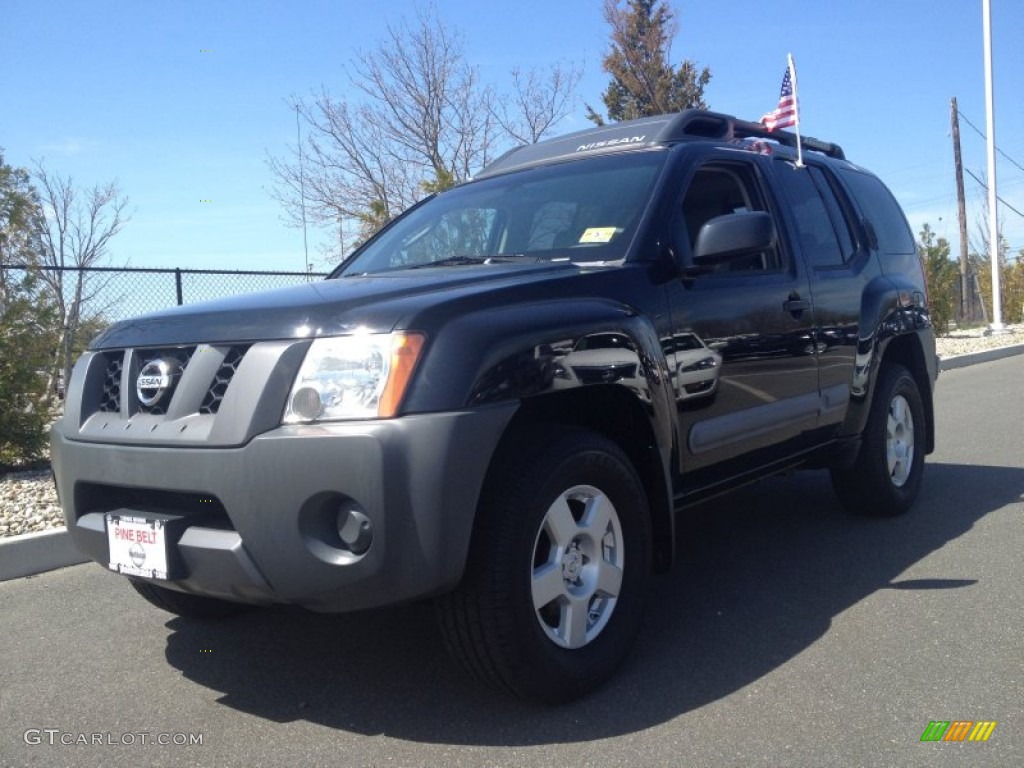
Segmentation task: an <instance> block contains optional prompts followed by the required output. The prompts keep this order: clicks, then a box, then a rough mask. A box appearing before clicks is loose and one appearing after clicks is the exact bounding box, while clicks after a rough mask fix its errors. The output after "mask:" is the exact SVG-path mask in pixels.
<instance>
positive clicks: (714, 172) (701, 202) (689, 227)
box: [682, 163, 782, 274]
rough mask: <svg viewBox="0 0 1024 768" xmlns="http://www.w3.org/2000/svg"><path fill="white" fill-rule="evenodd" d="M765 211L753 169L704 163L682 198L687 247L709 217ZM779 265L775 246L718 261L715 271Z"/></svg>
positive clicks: (757, 269)
mask: <svg viewBox="0 0 1024 768" xmlns="http://www.w3.org/2000/svg"><path fill="white" fill-rule="evenodd" d="M764 210H767V209H766V206H765V204H764V199H763V197H762V196H761V194H760V188H759V186H758V184H757V181H756V179H755V177H754V173H753V169H752V168H751V167H749V166H746V165H740V164H738V163H737V164H732V163H729V164H726V163H722V164H715V165H706V166H704V167H703V168H700V169H699V170H698V171H697V172H696V174H694V177H693V180H692V181H691V182H690V186H689V188H688V189H687V190H686V194H685V196H684V197H683V203H682V222H683V226H684V227H685V230H686V237H687V238H688V240H689V244H690V250H691V251H692V250H693V248H694V247H695V246H696V244H697V236H698V235H699V234H700V229H701V227H703V226H704V225H705V224H707V223H708V222H709V221H711V220H712V219H714V218H716V217H718V216H725V215H728V214H730V213H743V212H746V211H764ZM781 266H782V264H781V259H780V258H779V250H778V248H777V247H774V248H772V249H771V250H769V251H763V252H762V253H759V254H756V255H754V256H745V257H743V258H741V259H736V260H734V261H730V262H729V263H727V264H719V265H717V266H715V267H713V268H712V269H711V271H712V272H713V273H715V274H718V273H735V272H750V271H763V272H765V271H774V270H778V269H780V268H781Z"/></svg>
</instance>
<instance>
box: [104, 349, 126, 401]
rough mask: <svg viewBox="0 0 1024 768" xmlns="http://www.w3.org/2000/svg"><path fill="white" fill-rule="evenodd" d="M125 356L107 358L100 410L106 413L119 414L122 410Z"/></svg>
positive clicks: (116, 354) (118, 354)
mask: <svg viewBox="0 0 1024 768" xmlns="http://www.w3.org/2000/svg"><path fill="white" fill-rule="evenodd" d="M123 360H124V356H123V355H122V354H121V353H120V352H116V353H114V354H111V355H109V356H108V358H107V372H106V375H105V376H104V377H103V395H102V396H101V397H100V410H101V411H103V412H105V413H117V412H119V411H120V410H121V366H122V361H123Z"/></svg>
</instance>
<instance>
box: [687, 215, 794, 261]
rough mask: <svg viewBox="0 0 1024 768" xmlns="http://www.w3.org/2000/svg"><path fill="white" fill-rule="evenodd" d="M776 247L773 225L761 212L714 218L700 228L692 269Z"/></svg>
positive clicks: (768, 216)
mask: <svg viewBox="0 0 1024 768" xmlns="http://www.w3.org/2000/svg"><path fill="white" fill-rule="evenodd" d="M774 245H775V222H774V221H773V220H772V217H771V214H768V213H765V212H763V211H748V212H745V213H729V214H726V215H725V216H716V217H715V218H713V219H711V220H710V221H708V222H707V223H706V224H704V226H703V227H701V228H700V234H698V235H697V244H696V246H695V247H694V249H693V265H694V266H695V267H710V266H713V265H715V264H724V263H727V262H730V261H735V260H736V259H742V258H744V257H746V256H753V255H755V254H758V253H761V252H762V251H767V250H768V249H770V248H771V247H772V246H774Z"/></svg>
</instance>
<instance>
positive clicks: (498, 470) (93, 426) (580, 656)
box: [52, 111, 937, 702]
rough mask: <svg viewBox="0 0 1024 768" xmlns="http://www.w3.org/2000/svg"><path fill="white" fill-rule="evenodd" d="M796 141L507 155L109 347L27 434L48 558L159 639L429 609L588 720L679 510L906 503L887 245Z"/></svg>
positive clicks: (907, 405) (553, 145) (851, 194)
mask: <svg viewBox="0 0 1024 768" xmlns="http://www.w3.org/2000/svg"><path fill="white" fill-rule="evenodd" d="M795 144H796V141H795V137H794V136H793V135H792V134H789V133H785V132H775V133H771V134H769V133H767V132H765V130H764V129H763V128H761V127H760V126H759V125H757V124H754V123H748V122H743V121H740V120H737V119H735V118H733V117H730V116H727V115H722V114H716V113H711V112H702V111H687V112H683V113H680V114H675V115H665V116H660V117H652V118H647V119H642V120H637V121H632V122H624V123H618V124H615V125H610V126H605V127H602V128H595V129H593V130H588V131H583V132H581V133H576V134H573V135H568V136H562V137H560V138H556V139H553V140H551V141H545V142H542V143H539V144H535V145H532V146H526V147H520V148H519V149H515V150H513V151H511V152H509V153H507V154H506V155H504V156H502V157H501V158H499V159H498V160H496V161H495V162H494V163H492V164H491V165H489V166H488V167H487V168H486V169H485V170H484V171H483V172H482V173H481V174H480V175H479V176H478V177H477V178H475V179H474V180H473V181H471V182H468V183H465V184H461V185H459V186H457V187H455V188H453V189H450V190H448V191H446V192H443V193H441V194H439V195H436V196H434V197H430V198H428V199H427V200H425V201H423V202H421V203H419V204H418V205H416V206H415V207H413V208H412V209H410V210H409V211H407V212H406V213H405V214H403V215H402V216H401V217H399V218H398V219H396V220H395V221H393V222H392V223H391V224H389V225H388V226H387V227H386V228H385V229H384V230H383V231H381V232H380V233H379V234H378V235H376V236H375V237H374V238H373V239H371V240H370V241H368V242H367V243H366V244H365V245H363V246H362V247H360V248H359V249H358V250H357V251H355V252H354V253H353V254H352V255H351V256H350V257H349V258H348V259H347V260H345V262H344V263H343V264H341V266H340V267H338V269H337V270H336V271H335V272H334V273H333V274H332V275H331V276H330V278H329V279H327V280H325V281H321V282H316V283H311V284H307V285H302V286H300V287H295V288H290V289H285V290H279V291H274V292H269V293H263V294H256V295H250V296H240V297H235V298H229V299H224V300H221V301H216V302H210V303H206V304H197V305H193V306H186V307H178V308H176V309H171V310H167V311H164V312H160V313H156V314H152V315H148V316H145V317H141V318H138V319H135V320H131V321H128V322H121V323H117V324H115V325H113V326H112V327H110V328H109V329H108V330H107V331H106V332H104V333H103V334H101V335H100V336H99V337H98V338H97V339H96V340H95V341H94V342H93V344H92V346H91V348H90V350H89V351H88V352H87V353H86V354H85V355H83V357H82V359H81V360H79V361H78V364H77V365H76V367H75V370H74V374H73V376H72V379H71V382H70V387H69V390H68V395H67V399H66V410H65V414H64V417H63V419H62V420H61V421H60V422H59V423H58V424H57V425H55V427H54V429H53V432H52V447H53V467H54V471H55V474H56V479H57V484H58V488H59V493H60V498H61V501H62V504H63V508H64V513H65V516H66V518H67V525H68V530H69V531H70V533H71V536H72V537H73V538H74V540H75V542H76V544H77V545H78V547H80V548H81V550H82V551H83V552H84V553H86V554H87V555H88V556H89V557H91V558H92V559H94V560H96V561H98V562H100V563H102V564H104V565H107V566H108V567H109V568H111V569H112V570H115V571H118V572H120V573H124V574H127V575H128V576H129V578H130V579H131V581H132V584H133V585H134V587H135V588H136V589H137V590H138V591H139V592H140V593H141V594H142V596H143V597H145V598H147V599H148V600H150V601H151V602H153V603H155V604H157V605H159V606H161V607H163V608H165V609H167V610H170V611H172V612H175V613H178V614H182V615H186V616H199V617H214V616H220V615H227V614H231V613H232V612H237V611H239V610H241V609H242V608H243V607H245V606H247V605H261V604H271V603H293V604H298V605H302V606H306V607H308V608H310V609H313V610H316V611H349V610H355V609H360V608H366V607H370V606H380V605H385V604H391V603H397V602H400V601H408V600H413V599H417V598H423V597H434V598H436V605H437V612H438V616H439V620H440V624H441V627H442V629H443V633H444V635H445V637H446V640H447V643H448V645H449V647H450V648H451V650H452V651H453V652H454V654H455V656H456V657H457V658H458V659H459V661H460V662H461V663H462V664H463V665H464V666H465V667H466V669H467V670H468V671H469V672H471V673H472V674H473V675H475V676H476V677H477V678H479V679H481V680H483V681H485V682H486V683H489V684H491V685H493V686H496V687H498V688H499V689H503V690H505V691H508V692H511V693H514V694H517V695H520V696H523V697H525V698H528V699H532V700H538V701H545V702H558V701H565V700H569V699H572V698H573V697H577V696H579V695H581V694H583V693H586V692H587V691H589V690H591V689H593V688H595V687H596V686H598V685H599V684H601V683H602V682H603V681H604V680H606V679H607V678H608V677H609V676H610V675H611V674H612V673H613V672H614V670H615V669H616V667H617V665H618V664H619V663H620V662H621V661H622V659H623V658H624V656H625V655H626V653H627V652H628V649H629V646H630V644H631V642H632V641H633V638H634V636H635V634H636V632H637V629H638V626H639V623H640V621H641V606H642V604H643V601H644V587H645V584H646V583H647V577H648V574H649V573H650V572H652V571H663V570H664V569H666V568H668V566H669V565H670V564H671V562H672V559H673V542H674V535H673V530H674V525H675V518H676V514H677V513H678V512H679V511H680V510H681V509H683V508H685V507H687V506H688V505H690V504H692V503H693V502H695V501H698V500H700V499H703V498H707V497H708V496H710V495H714V494H717V493H720V492H722V491H724V490H727V489H729V488H732V487H735V486H737V485H739V484H742V483H748V482H751V481H753V480H756V479H758V478H761V477H764V476H767V475H770V474H773V473H778V472H780V471H782V470H788V469H791V468H794V467H801V466H807V467H819V468H823V467H827V468H829V469H830V470H831V474H832V478H833V481H834V485H835V488H836V491H837V492H838V495H839V498H840V499H841V501H842V503H843V505H844V506H845V507H846V508H847V509H849V510H850V511H851V512H853V513H855V514H863V515H895V514H899V513H901V512H903V511H905V510H906V509H907V508H908V507H910V505H911V504H912V503H913V501H914V498H915V496H916V495H917V492H918V487H919V485H920V483H921V475H922V466H923V460H924V456H925V454H927V453H930V452H931V451H932V449H933V446H934V441H935V435H934V419H933V413H932V408H933V406H932V391H933V386H934V383H935V380H936V377H937V365H936V362H937V361H936V355H935V342H934V336H933V332H932V327H931V324H930V320H929V315H928V309H927V306H926V296H925V285H924V279H923V275H922V271H921V266H920V263H919V260H918V255H917V252H916V248H915V243H914V239H913V237H912V235H911V232H910V229H909V228H908V225H907V222H906V220H905V218H904V216H903V214H902V212H901V211H900V208H899V206H898V205H897V203H896V202H895V200H894V199H893V197H892V195H891V194H890V193H889V191H888V190H887V189H886V188H885V186H883V184H882V183H881V182H880V181H879V180H878V179H877V178H876V177H875V176H873V175H871V174H870V173H868V172H866V171H865V170H863V169H862V168H859V167H857V166H855V165H853V164H851V163H850V162H848V161H846V160H845V158H844V155H843V152H842V150H841V149H840V148H839V147H838V146H836V145H835V144H830V143H826V142H821V141H817V140H814V139H809V138H807V139H804V141H803V150H804V160H803V163H801V162H799V161H798V155H797V153H796V151H795V150H794V147H795Z"/></svg>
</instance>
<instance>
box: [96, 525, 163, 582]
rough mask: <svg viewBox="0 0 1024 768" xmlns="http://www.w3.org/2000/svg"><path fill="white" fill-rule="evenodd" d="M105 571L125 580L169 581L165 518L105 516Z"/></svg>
mask: <svg viewBox="0 0 1024 768" xmlns="http://www.w3.org/2000/svg"><path fill="white" fill-rule="evenodd" d="M106 521H107V546H108V555H109V556H108V562H107V567H108V568H109V569H110V570H112V571H114V572H115V573H122V574H124V575H126V576H141V577H143V578H147V579H157V580H160V581H166V580H168V579H171V578H173V570H174V569H173V567H172V563H173V558H172V555H171V552H170V549H171V547H172V546H173V543H172V540H171V537H170V536H169V533H170V532H169V531H168V523H169V522H170V521H169V520H168V518H167V516H165V515H152V516H149V515H143V514H137V513H134V514H131V513H127V512H123V511H121V510H118V511H115V512H108V513H107V514H106Z"/></svg>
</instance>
